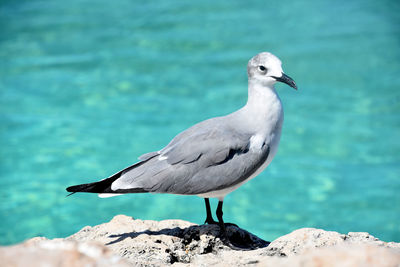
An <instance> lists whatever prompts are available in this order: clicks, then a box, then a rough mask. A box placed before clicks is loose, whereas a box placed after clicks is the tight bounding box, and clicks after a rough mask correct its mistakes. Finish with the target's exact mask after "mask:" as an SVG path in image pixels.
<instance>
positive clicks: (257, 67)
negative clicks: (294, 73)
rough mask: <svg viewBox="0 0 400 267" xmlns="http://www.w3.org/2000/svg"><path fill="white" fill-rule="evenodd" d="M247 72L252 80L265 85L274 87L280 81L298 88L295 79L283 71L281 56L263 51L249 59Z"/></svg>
mask: <svg viewBox="0 0 400 267" xmlns="http://www.w3.org/2000/svg"><path fill="white" fill-rule="evenodd" d="M247 74H248V76H249V81H250V82H256V83H260V84H262V85H263V86H267V87H271V88H272V86H273V85H274V84H275V83H276V82H277V81H279V82H283V83H286V84H287V85H289V86H290V87H293V88H294V89H297V86H296V83H295V82H294V81H293V79H292V78H290V77H289V76H287V75H286V74H284V73H283V70H282V62H281V61H280V60H279V58H277V57H276V56H274V55H273V54H271V53H268V52H262V53H260V54H258V55H256V56H254V57H253V58H252V59H250V60H249V63H248V64H247Z"/></svg>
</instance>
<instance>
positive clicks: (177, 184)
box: [111, 120, 269, 194]
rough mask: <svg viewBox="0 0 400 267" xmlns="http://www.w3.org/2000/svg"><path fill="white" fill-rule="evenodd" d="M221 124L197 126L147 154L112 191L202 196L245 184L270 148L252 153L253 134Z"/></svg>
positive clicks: (206, 123) (263, 147)
mask: <svg viewBox="0 0 400 267" xmlns="http://www.w3.org/2000/svg"><path fill="white" fill-rule="evenodd" d="M218 122H219V121H218V120H214V121H210V120H209V121H205V122H203V123H200V124H198V125H195V126H193V127H192V128H189V129H188V130H186V131H184V132H182V133H181V134H179V135H178V136H177V137H175V138H174V139H173V140H172V141H171V143H170V144H169V145H168V146H166V147H165V148H164V149H162V150H161V151H158V152H151V153H147V154H144V155H143V156H141V157H140V159H142V160H146V162H145V163H144V164H141V165H139V166H138V167H137V168H133V169H130V170H128V171H126V172H124V173H122V175H121V177H120V178H119V179H117V180H116V181H115V182H114V183H113V185H112V187H111V188H112V189H113V190H118V189H137V188H142V189H144V190H146V191H148V192H157V193H172V194H203V193H207V192H211V191H215V190H220V189H224V188H227V187H231V186H233V185H235V184H238V183H240V182H242V181H244V180H246V179H247V178H248V177H250V176H251V175H252V174H253V173H254V172H255V171H256V170H257V169H258V168H259V167H260V166H261V165H262V164H263V163H264V162H265V160H266V159H267V157H268V154H269V147H268V145H267V144H265V145H263V146H262V148H261V149H260V150H259V151H252V150H250V149H249V146H250V137H251V135H250V134H248V133H239V132H237V131H235V130H233V127H228V126H222V125H220V124H218Z"/></svg>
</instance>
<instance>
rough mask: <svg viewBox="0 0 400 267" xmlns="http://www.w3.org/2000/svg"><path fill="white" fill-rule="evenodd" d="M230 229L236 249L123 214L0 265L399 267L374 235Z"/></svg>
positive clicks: (212, 236)
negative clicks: (268, 237) (274, 235)
mask: <svg viewBox="0 0 400 267" xmlns="http://www.w3.org/2000/svg"><path fill="white" fill-rule="evenodd" d="M227 231H228V237H229V240H230V244H229V243H228V242H227V241H222V240H221V239H220V237H219V227H218V226H217V225H195V224H192V223H189V222H186V221H181V220H165V221H160V222H157V221H142V220H134V219H133V218H131V217H127V216H124V215H118V216H116V217H114V218H113V219H112V220H111V221H110V222H108V223H104V224H101V225H97V226H94V227H89V226H87V227H84V228H83V229H82V230H80V231H79V232H77V233H76V234H74V235H72V236H70V237H67V238H65V239H53V240H47V239H45V238H33V239H30V240H28V241H26V242H24V243H22V244H19V245H15V246H10V247H1V248H0V258H1V259H2V263H0V265H1V266H3V264H6V265H4V266H43V265H42V264H44V263H45V264H46V265H49V266H165V265H171V264H172V265H174V266H188V265H190V266H210V265H217V266H248V265H251V266H400V244H399V243H394V242H391V243H387V242H383V241H380V240H379V239H377V238H375V237H373V236H371V235H370V234H368V233H348V234H339V233H337V232H329V231H324V230H320V229H313V228H303V229H299V230H296V231H294V232H292V233H290V234H288V235H285V236H282V237H280V238H278V239H276V240H275V241H273V242H271V243H269V242H267V241H264V240H262V239H260V238H258V237H256V236H254V235H252V234H251V233H249V232H247V231H245V230H243V229H240V228H238V227H236V226H228V227H227ZM232 247H234V248H235V249H232ZM49 252H51V253H49ZM28 263H29V264H28ZM33 263H34V264H36V265H34V264H33Z"/></svg>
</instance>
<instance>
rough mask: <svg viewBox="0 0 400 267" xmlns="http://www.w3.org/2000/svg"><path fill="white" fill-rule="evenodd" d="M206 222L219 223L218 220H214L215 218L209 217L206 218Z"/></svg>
mask: <svg viewBox="0 0 400 267" xmlns="http://www.w3.org/2000/svg"><path fill="white" fill-rule="evenodd" d="M204 224H218V222H217V221H214V219H213V218H208V217H207V219H206V220H205V222H204Z"/></svg>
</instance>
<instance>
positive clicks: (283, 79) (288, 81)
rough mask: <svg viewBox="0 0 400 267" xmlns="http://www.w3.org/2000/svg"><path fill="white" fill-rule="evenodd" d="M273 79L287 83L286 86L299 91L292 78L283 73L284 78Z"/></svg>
mask: <svg viewBox="0 0 400 267" xmlns="http://www.w3.org/2000/svg"><path fill="white" fill-rule="evenodd" d="M272 78H274V79H275V80H277V81H278V82H283V83H286V84H287V85H289V86H290V87H293V88H294V89H296V90H297V85H296V83H295V82H294V81H293V79H292V78H290V77H289V76H287V75H286V74H285V73H282V76H281V77H275V76H272Z"/></svg>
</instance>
